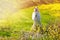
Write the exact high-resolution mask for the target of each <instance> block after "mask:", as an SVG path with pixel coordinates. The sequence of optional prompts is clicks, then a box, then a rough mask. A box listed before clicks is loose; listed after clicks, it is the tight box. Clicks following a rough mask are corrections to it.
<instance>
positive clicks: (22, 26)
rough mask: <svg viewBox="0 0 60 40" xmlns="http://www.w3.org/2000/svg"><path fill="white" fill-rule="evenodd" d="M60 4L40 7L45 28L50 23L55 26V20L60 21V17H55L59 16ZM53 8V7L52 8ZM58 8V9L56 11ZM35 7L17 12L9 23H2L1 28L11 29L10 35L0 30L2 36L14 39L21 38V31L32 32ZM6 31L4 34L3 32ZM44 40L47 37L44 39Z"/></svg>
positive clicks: (9, 19)
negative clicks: (59, 7)
mask: <svg viewBox="0 0 60 40" xmlns="http://www.w3.org/2000/svg"><path fill="white" fill-rule="evenodd" d="M59 5H60V4H50V5H41V6H40V5H39V6H38V8H39V12H40V15H41V23H42V24H43V26H44V27H46V26H47V25H48V24H49V23H50V24H53V23H55V20H56V19H57V20H60V19H59V18H60V16H59V15H57V16H56V15H55V14H59V13H60V12H59V10H60V9H58V8H57V7H58V6H59ZM52 6H53V7H52ZM55 6H56V9H55ZM33 9H34V6H33V7H29V8H25V9H21V10H19V11H17V12H16V13H14V14H13V15H12V16H9V17H8V19H7V21H6V22H5V23H2V25H1V24H0V26H1V28H2V27H3V29H4V28H6V27H8V28H10V30H9V29H8V28H7V29H8V32H9V33H8V34H7V30H6V29H5V30H6V31H4V30H2V29H1V30H0V31H2V32H0V35H3V36H6V35H7V36H10V35H11V36H14V37H19V35H20V34H19V31H21V30H25V31H30V29H31V27H32V25H33V20H32V18H31V17H32V12H33ZM3 31H4V32H3ZM44 40H46V39H45V37H44Z"/></svg>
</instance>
